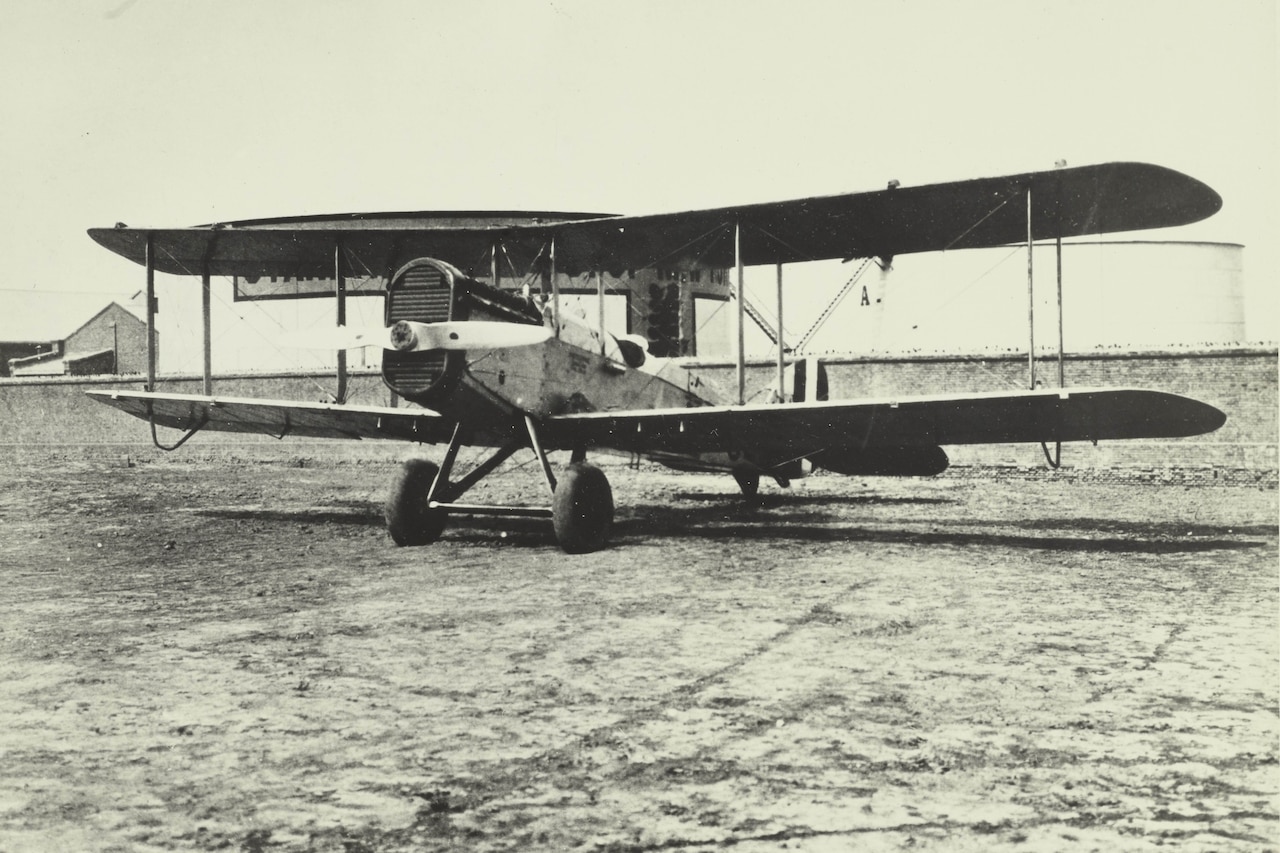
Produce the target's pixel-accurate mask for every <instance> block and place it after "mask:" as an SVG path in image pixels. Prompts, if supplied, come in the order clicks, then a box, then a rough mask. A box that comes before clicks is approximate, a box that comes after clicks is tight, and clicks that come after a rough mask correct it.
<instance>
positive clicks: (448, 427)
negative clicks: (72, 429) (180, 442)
mask: <svg viewBox="0 0 1280 853" xmlns="http://www.w3.org/2000/svg"><path fill="white" fill-rule="evenodd" d="M87 393H88V394H89V395H90V396H91V397H93V398H94V399H96V400H98V401H100V402H103V403H106V404H108V405H111V406H115V407H116V408H118V409H121V410H123V411H125V412H128V413H129V414H131V415H134V416H136V417H139V418H142V419H143V420H147V421H150V422H152V423H154V424H156V425H159V426H165V427H172V428H175V429H182V430H190V431H194V430H198V429H210V430H221V431H226V432H245V433H262V434H265V435H270V436H273V437H276V438H282V437H284V436H286V435H295V436H307V437H318V438H350V439H363V438H389V439H403V440H407V441H418V442H423V443H442V442H447V441H448V440H449V438H450V436H451V435H452V433H453V429H454V423H453V421H451V420H449V419H448V418H445V417H442V416H441V415H438V414H436V413H435V412H432V411H429V410H427V409H400V408H396V409H393V408H387V407H379V406H349V405H336V404H328V403H303V402H296V401H287V400H258V399H249V398H237V397H203V396H197V395H192V394H157V393H151V392H146V391H89V392H87ZM1225 422H1226V415H1224V414H1223V413H1222V412H1221V411H1219V410H1218V409H1215V408H1214V407H1213V406H1210V405H1208V404H1206V403H1201V402H1199V401H1198V400H1192V399H1189V398H1187V397H1181V396H1178V395H1177V394H1167V393H1164V392H1161V391H1140V390H1133V389H1105V390H1090V389H1082V390H1070V391H1065V390H1062V391H1022V392H1015V393H993V394H969V395H965V396H928V397H906V398H902V399H900V400H853V401H831V402H818V403H798V404H795V405H749V406H707V407H703V408H694V409H656V410H638V411H616V412H587V413H579V414H572V415H556V416H552V417H548V418H545V419H543V421H542V424H541V429H540V433H541V437H542V440H543V443H544V444H545V445H546V446H547V447H548V448H572V447H579V446H585V445H591V446H596V447H605V448H611V449H615V450H623V451H635V452H644V451H663V452H668V453H703V452H717V451H734V450H762V451H766V452H773V453H777V454H789V455H792V456H809V455H813V454H817V453H821V452H823V451H839V450H870V449H876V448H902V447H925V446H935V447H936V446H938V445H943V444H1002V443H1007V442H1040V441H1046V442H1047V441H1102V440H1113V439H1129V438H1176V437H1184V436H1192V435H1200V434H1201V433H1206V432H1212V431H1213V430H1215V429H1217V428H1218V427H1220V426H1222V424H1223V423H1225ZM468 426H469V427H470V429H471V430H472V432H473V433H474V434H473V436H472V438H473V441H469V442H467V443H492V438H491V436H490V435H486V433H493V432H499V431H501V430H503V429H504V428H505V427H509V425H499V424H471V425H468Z"/></svg>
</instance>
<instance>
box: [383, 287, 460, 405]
mask: <svg viewBox="0 0 1280 853" xmlns="http://www.w3.org/2000/svg"><path fill="white" fill-rule="evenodd" d="M452 284H453V283H452V280H451V278H450V276H449V275H448V274H446V273H445V272H444V270H441V269H440V268H438V267H436V266H434V265H432V264H427V263H423V264H418V265H415V266H411V267H410V268H409V269H407V270H405V271H404V273H403V275H401V276H400V278H398V279H396V280H394V281H392V282H391V286H390V287H389V288H388V289H387V325H388V326H390V325H391V324H393V323H396V322H398V321H400V320H416V321H417V322H419V323H440V322H444V321H445V320H448V319H450V318H451V316H452V314H453V286H452ZM447 358H448V353H446V352H443V351H440V350H434V351H431V352H397V351H396V350H386V351H385V352H384V353H383V354H382V376H383V379H384V380H385V381H386V383H387V384H388V385H390V386H391V387H392V388H393V389H394V390H395V391H396V392H397V393H399V394H401V395H404V396H408V397H411V396H414V395H421V394H424V393H426V392H427V391H429V390H430V389H431V388H432V386H434V385H435V384H436V383H437V382H438V381H439V380H440V379H441V377H443V376H444V372H445V368H446V366H447V363H446V362H447Z"/></svg>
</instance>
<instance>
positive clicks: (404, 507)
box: [383, 459, 448, 546]
mask: <svg viewBox="0 0 1280 853" xmlns="http://www.w3.org/2000/svg"><path fill="white" fill-rule="evenodd" d="M439 471H440V467H439V466H438V465H436V464H435V463H434V462H428V461H427V460H426V459H410V460H409V461H408V462H405V463H404V466H403V467H402V468H401V469H400V473H399V474H397V475H396V478H395V479H394V480H392V481H391V493H390V494H389V495H388V496H387V504H386V506H385V507H384V509H383V517H384V518H386V520H387V532H388V533H390V534H391V539H392V541H394V542H395V543H396V544H397V545H400V546H405V545H429V544H430V543H432V542H434V541H436V540H437V539H439V538H440V534H441V533H443V532H444V524H445V521H446V520H447V518H448V513H447V512H445V511H444V510H442V509H431V508H430V507H428V506H427V492H428V491H430V490H431V484H432V483H433V482H435V479H436V474H437V473H438V472H439Z"/></svg>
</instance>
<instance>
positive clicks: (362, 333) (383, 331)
mask: <svg viewBox="0 0 1280 853" xmlns="http://www.w3.org/2000/svg"><path fill="white" fill-rule="evenodd" d="M550 337H551V330H550V329H548V328H546V327H545V326H532V325H525V324H522V323H495V322H492V321H489V320H458V321H455V322H443V323H417V322H414V321H412V320H401V321H400V322H398V323H396V324H395V325H394V326H389V327H386V328H384V327H382V326H331V327H329V328H327V329H305V330H301V331H297V332H287V333H285V334H284V335H282V336H281V337H280V345H281V346H285V347H293V348H295V349H321V350H343V349H360V348H361V347H382V348H383V349H395V350H400V351H401V352H422V351H424V350H434V349H442V350H467V349H506V348H508V347H524V346H530V345H532V344H540V343H542V342H543V341H545V340H547V339H548V338H550Z"/></svg>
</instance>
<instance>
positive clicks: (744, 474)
mask: <svg viewBox="0 0 1280 853" xmlns="http://www.w3.org/2000/svg"><path fill="white" fill-rule="evenodd" d="M733 479H735V480H737V481H738V488H739V489H742V494H743V495H744V496H745V497H748V498H754V497H755V496H756V494H757V493H759V491H760V472H759V471H757V470H755V469H754V468H751V467H749V466H747V465H737V466H735V467H734V469H733Z"/></svg>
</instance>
